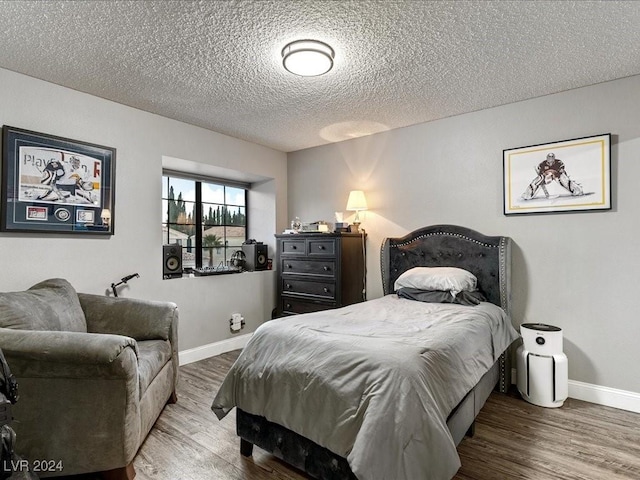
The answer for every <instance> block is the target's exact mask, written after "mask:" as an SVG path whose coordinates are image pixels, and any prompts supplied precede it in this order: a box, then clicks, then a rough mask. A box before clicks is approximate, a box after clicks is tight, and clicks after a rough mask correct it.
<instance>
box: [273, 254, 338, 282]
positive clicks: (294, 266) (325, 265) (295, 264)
mask: <svg viewBox="0 0 640 480" xmlns="http://www.w3.org/2000/svg"><path fill="white" fill-rule="evenodd" d="M280 262H281V264H280V272H282V275H285V276H286V275H318V276H322V277H331V278H333V277H334V276H335V272H336V262H335V260H303V259H297V258H291V257H289V258H282V259H281V260H280Z"/></svg>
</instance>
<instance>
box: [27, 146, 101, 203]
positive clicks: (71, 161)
mask: <svg viewBox="0 0 640 480" xmlns="http://www.w3.org/2000/svg"><path fill="white" fill-rule="evenodd" d="M21 153H23V155H22V158H23V162H22V165H21V167H22V168H21V177H20V178H21V192H20V193H21V194H20V197H21V198H20V200H21V201H28V200H31V201H34V200H35V201H39V202H46V203H56V204H76V205H77V204H84V205H87V204H88V205H97V204H99V203H100V200H99V199H100V195H99V188H100V187H99V185H100V183H99V175H100V168H99V164H100V162H99V160H96V159H94V158H91V157H87V156H84V155H82V156H81V155H76V154H73V153H70V152H64V151H52V150H48V149H37V150H36V149H33V148H28V149H25V151H24V152H21ZM47 157H48V158H47ZM36 172H38V173H39V175H38V177H36V176H35V174H36ZM90 172H91V173H90ZM96 175H97V176H98V178H97V179H96V178H94V177H96ZM96 180H98V181H97V182H96ZM96 185H97V186H98V188H97V190H96Z"/></svg>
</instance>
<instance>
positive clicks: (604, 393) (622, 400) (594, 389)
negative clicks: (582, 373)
mask: <svg viewBox="0 0 640 480" xmlns="http://www.w3.org/2000/svg"><path fill="white" fill-rule="evenodd" d="M569 396H570V397H571V398H575V399H577V400H584V401H585V402H591V403H597V404H598V405H604V406H606V407H613V408H619V409H621V410H628V411H629V412H634V413H640V393H634V392H628V391H626V390H618V389H616V388H609V387H602V386H600V385H592V384H590V383H583V382H578V381H576V380H569Z"/></svg>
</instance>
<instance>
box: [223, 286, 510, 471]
mask: <svg viewBox="0 0 640 480" xmlns="http://www.w3.org/2000/svg"><path fill="white" fill-rule="evenodd" d="M516 338H518V334H517V332H516V331H515V329H514V328H513V327H512V326H511V322H510V320H509V318H508V317H507V315H506V314H505V313H504V311H503V310H502V309H500V308H499V307H496V306H495V305H492V304H490V303H486V302H483V303H481V304H480V305H477V306H473V307H471V306H462V305H455V304H433V303H422V302H417V301H413V300H407V299H401V298H398V297H397V296H396V295H387V296H385V297H382V298H378V299H375V300H370V301H367V302H364V303H360V304H356V305H351V306H348V307H345V308H341V309H336V310H328V311H322V312H317V313H311V314H306V315H298V316H293V317H287V318H282V319H278V320H272V321H269V322H266V323H265V324H263V325H261V326H260V327H259V328H258V329H257V330H256V332H255V334H254V335H253V337H252V338H251V340H250V341H249V343H248V344H247V346H246V347H245V348H244V350H243V351H242V353H241V355H240V357H239V358H238V360H237V361H236V363H235V364H234V365H233V367H232V368H231V370H230V371H229V373H228V375H227V376H226V378H225V380H224V382H223V384H222V386H221V387H220V390H219V391H218V393H217V395H216V397H215V399H214V402H213V407H212V408H213V410H214V412H215V414H216V415H217V416H218V418H220V419H221V418H223V417H224V416H225V415H226V414H227V413H228V412H229V410H231V409H232V408H233V407H235V406H237V407H239V408H241V409H242V410H244V411H246V412H248V413H252V414H254V415H261V416H264V417H266V418H267V419H268V420H270V421H272V422H275V423H278V424H280V425H283V426H285V427H287V428H288V429H290V430H293V431H294V432H297V433H298V434H300V435H302V436H304V437H307V438H309V439H310V440H313V441H314V442H316V443H318V444H319V445H322V446H324V447H326V448H328V449H329V450H331V451H332V452H334V453H336V454H338V455H340V456H343V457H345V458H346V459H347V460H348V462H349V465H350V466H351V469H352V471H353V472H354V473H355V475H356V476H357V477H358V479H359V480H374V479H380V480H403V479H406V480H417V479H421V480H427V479H450V478H451V477H453V476H454V475H455V473H456V471H457V470H458V468H459V467H460V460H459V457H458V454H457V451H456V446H455V443H454V441H453V439H452V438H451V434H450V433H449V430H448V429H447V425H446V419H447V416H448V415H449V413H450V412H451V411H452V409H453V408H454V407H455V406H456V405H457V404H458V403H459V402H460V401H461V400H462V398H463V397H464V396H465V394H466V393H467V392H468V391H469V390H470V389H471V388H472V387H473V386H474V385H475V384H476V383H477V382H478V381H479V380H480V378H481V377H482V375H483V374H484V373H485V372H487V371H488V370H489V368H491V366H492V365H493V363H494V362H495V361H496V360H497V359H498V357H499V356H500V354H501V353H502V352H503V351H504V350H505V349H506V348H507V347H508V346H509V345H510V344H511V342H513V340H515V339H516Z"/></svg>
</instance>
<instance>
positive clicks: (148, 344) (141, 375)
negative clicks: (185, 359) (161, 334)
mask: <svg viewBox="0 0 640 480" xmlns="http://www.w3.org/2000/svg"><path fill="white" fill-rule="evenodd" d="M138 351H139V353H138V384H139V385H140V398H142V396H143V395H144V393H145V392H146V391H147V387H148V386H149V385H150V384H151V382H152V381H153V379H154V378H156V376H157V375H158V373H160V370H162V368H163V367H164V366H165V365H166V364H167V362H169V360H171V343H170V342H169V341H168V340H141V341H139V342H138Z"/></svg>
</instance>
